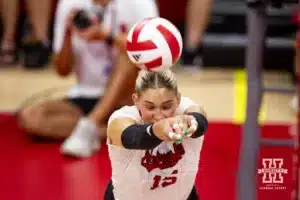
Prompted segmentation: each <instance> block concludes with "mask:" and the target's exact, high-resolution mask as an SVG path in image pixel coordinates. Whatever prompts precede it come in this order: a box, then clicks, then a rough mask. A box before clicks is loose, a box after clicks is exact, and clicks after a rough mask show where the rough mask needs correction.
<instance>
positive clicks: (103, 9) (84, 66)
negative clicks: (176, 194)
mask: <svg viewBox="0 0 300 200" xmlns="http://www.w3.org/2000/svg"><path fill="white" fill-rule="evenodd" d="M125 7H126V9H124V8H125ZM155 16H158V11H157V7H156V4H155V1H154V0H143V1H139V2H136V1H133V0H131V1H128V0H118V1H111V0H60V1H59V3H58V7H57V10H56V16H55V25H54V31H55V32H54V45H53V46H54V53H55V67H56V71H57V73H58V74H59V75H61V76H67V75H69V74H70V73H71V72H72V71H73V70H74V71H75V73H76V78H77V84H76V85H75V86H74V87H73V88H72V89H71V90H70V91H69V93H68V98H67V99H58V100H54V101H45V102H42V103H41V104H37V105H33V106H31V107H28V108H25V109H24V111H23V112H22V114H21V118H20V123H21V125H22V126H23V127H24V128H25V129H26V130H27V131H28V132H29V133H31V134H33V135H37V136H42V137H48V138H59V139H65V138H67V137H69V136H70V135H71V136H70V137H69V138H68V139H67V140H66V141H65V142H64V144H63V145H62V148H61V151H62V153H64V154H72V155H75V156H82V157H87V156H90V155H91V154H92V153H93V151H94V150H97V149H98V148H99V145H100V143H99V140H98V137H99V135H98V134H97V132H98V131H99V130H100V129H101V128H104V131H100V134H101V135H100V137H101V138H102V139H103V138H105V137H106V131H105V126H106V125H105V124H106V121H107V119H108V117H109V115H110V113H111V112H112V111H113V110H114V109H115V108H117V107H119V106H121V105H123V104H126V103H130V102H131V100H130V99H131V93H132V92H131V90H130V88H131V89H132V90H133V89H134V82H135V77H136V75H137V68H136V67H135V66H133V64H132V63H131V62H130V61H129V59H128V57H127V55H126V53H125V51H124V47H125V41H126V32H127V31H128V30H129V28H130V27H132V26H133V25H134V24H135V23H136V22H137V21H140V20H143V19H145V18H147V17H155ZM113 45H114V46H113ZM114 47H116V48H114ZM125 87H128V88H129V89H124V88H125ZM127 91H128V92H127ZM86 116H88V117H86ZM71 133H72V134H71Z"/></svg>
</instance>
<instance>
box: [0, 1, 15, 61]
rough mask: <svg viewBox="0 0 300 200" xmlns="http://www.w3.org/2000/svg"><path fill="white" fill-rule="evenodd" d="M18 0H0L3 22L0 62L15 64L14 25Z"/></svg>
mask: <svg viewBox="0 0 300 200" xmlns="http://www.w3.org/2000/svg"><path fill="white" fill-rule="evenodd" d="M18 6H19V0H9V1H7V0H1V5H0V9H1V17H2V24H3V34H2V41H1V49H0V62H1V64H5V65H10V64H15V63H16V62H17V59H18V54H17V52H16V42H15V34H16V26H17V19H18V17H19V12H18Z"/></svg>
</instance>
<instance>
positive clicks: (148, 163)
mask: <svg viewBox="0 0 300 200" xmlns="http://www.w3.org/2000/svg"><path fill="white" fill-rule="evenodd" d="M173 147H174V152H175V153H173V152H172V151H169V152H168V153H166V154H160V153H159V152H157V155H156V156H154V155H152V154H151V152H152V151H151V150H147V151H146V153H145V155H144V157H143V158H142V160H141V165H142V166H143V167H145V168H146V169H147V171H148V172H151V171H152V170H154V169H160V170H163V169H168V168H171V167H174V166H175V165H176V164H177V163H178V162H179V160H181V159H182V156H183V155H184V154H185V151H184V148H183V146H182V144H175V143H174V145H173Z"/></svg>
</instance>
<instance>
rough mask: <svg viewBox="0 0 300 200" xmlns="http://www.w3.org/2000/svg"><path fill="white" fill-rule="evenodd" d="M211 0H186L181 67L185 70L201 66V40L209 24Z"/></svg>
mask: <svg viewBox="0 0 300 200" xmlns="http://www.w3.org/2000/svg"><path fill="white" fill-rule="evenodd" d="M212 6H213V0H188V1H187V6H186V17H185V34H184V41H185V42H184V49H183V54H182V65H183V67H184V68H185V69H195V70H197V69H199V67H200V66H202V64H203V63H202V62H203V60H202V56H203V55H202V49H203V47H202V38H203V35H204V33H205V31H206V28H207V26H208V24H209V22H210V16H211V12H212Z"/></svg>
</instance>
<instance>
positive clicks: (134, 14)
mask: <svg viewBox="0 0 300 200" xmlns="http://www.w3.org/2000/svg"><path fill="white" fill-rule="evenodd" d="M73 8H78V9H85V10H92V9H95V8H96V9H101V8H99V5H95V4H94V1H93V0H59V2H58V6H57V10H56V14H55V24H54V44H53V48H54V49H53V50H54V52H55V53H59V52H60V50H61V48H62V45H63V40H64V34H65V24H66V17H67V16H68V14H69V13H70V11H71V10H72V9H73ZM102 9H103V8H102ZM103 11H104V18H103V24H104V26H105V27H107V28H109V29H111V30H112V31H113V32H114V33H118V32H120V31H122V32H124V31H126V32H127V31H129V29H130V28H131V27H132V26H133V25H134V24H135V23H136V22H137V21H140V20H143V19H144V18H147V17H156V16H158V9H157V6H156V3H155V0H140V1H136V0H111V2H110V3H109V5H108V6H107V7H106V8H105V9H103ZM72 48H73V49H72V50H73V53H74V55H75V56H74V57H75V66H74V69H75V72H76V77H77V82H78V84H77V85H76V86H75V87H73V88H72V89H71V91H70V92H69V96H71V97H78V96H81V97H82V96H83V97H97V96H101V95H102V94H103V92H104V89H105V88H106V87H107V81H108V76H109V74H110V71H111V67H112V64H113V63H112V61H113V60H114V59H113V57H114V55H115V53H116V52H115V50H113V49H112V48H111V47H108V46H107V45H106V44H105V42H104V41H96V42H87V41H85V40H82V39H80V38H79V37H78V36H76V35H73V36H72Z"/></svg>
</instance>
